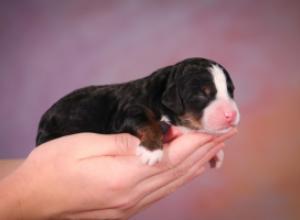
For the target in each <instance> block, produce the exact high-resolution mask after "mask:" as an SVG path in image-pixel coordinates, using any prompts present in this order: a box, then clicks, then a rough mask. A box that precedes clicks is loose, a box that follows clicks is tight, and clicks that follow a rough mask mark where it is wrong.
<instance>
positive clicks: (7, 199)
mask: <svg viewBox="0 0 300 220" xmlns="http://www.w3.org/2000/svg"><path fill="white" fill-rule="evenodd" d="M23 162H24V160H0V198H1V199H0V219H10V220H15V219H17V220H22V219H41V217H42V218H43V219H46V218H45V217H44V216H43V215H40V214H41V213H39V212H37V211H38V210H39V204H37V203H36V202H35V201H36V200H37V198H35V197H36V196H34V195H32V186H33V185H32V184H33V182H32V181H31V180H32V179H34V178H32V179H31V178H28V175H24V174H26V172H24V169H22V167H23V166H24V164H23ZM26 176H27V177H26ZM38 214H39V215H38Z"/></svg>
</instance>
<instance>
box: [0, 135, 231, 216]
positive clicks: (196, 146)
mask: <svg viewBox="0 0 300 220" xmlns="http://www.w3.org/2000/svg"><path fill="white" fill-rule="evenodd" d="M235 132H236V131H235V130H232V131H231V132H229V133H227V134H226V135H223V136H220V137H217V138H214V137H212V136H209V135H206V134H199V133H191V134H185V135H180V136H178V137H176V138H175V139H174V140H173V141H172V142H170V143H167V144H165V149H164V151H165V153H164V157H163V160H162V161H161V162H160V163H159V164H157V165H155V166H147V165H143V164H142V163H141V161H140V160H139V158H138V157H136V156H135V149H136V147H137V146H138V144H139V140H138V139H136V138H135V137H133V136H131V135H128V134H118V135H99V134H92V133H81V134H76V135H70V136H66V137H62V138H58V139H56V140H53V141H50V142H47V143H45V144H43V145H41V146H40V147H38V148H36V149H35V150H33V152H32V153H31V154H30V155H29V157H28V158H27V159H26V160H25V162H24V163H23V164H22V165H21V166H20V167H19V169H18V170H17V171H15V172H14V173H13V174H11V175H10V176H9V177H7V178H6V180H5V181H4V183H2V189H5V188H7V189H11V188H13V189H15V190H13V191H14V195H13V196H12V197H14V198H16V199H17V201H18V202H17V203H16V204H17V206H18V207H15V208H14V211H15V210H18V209H19V210H20V211H19V212H18V211H16V212H18V213H19V214H18V217H17V218H18V219H20V218H24V219H48V218H55V219H64V218H67V219H127V218H129V217H130V216H132V215H134V214H135V213H137V212H138V211H140V210H141V209H143V208H144V207H146V206H148V205H150V204H152V203H153V202H155V201H157V200H159V199H161V198H163V197H165V196H166V195H168V194H170V193H171V192H173V191H175V190H176V189H177V188H178V187H179V186H181V185H183V184H184V183H185V182H187V181H189V180H191V179H192V178H194V177H196V176H198V175H200V174H201V173H202V172H203V171H204V165H205V163H206V162H207V161H209V160H210V159H211V158H212V157H213V156H214V155H215V154H216V152H217V151H219V150H220V149H221V148H222V147H223V141H225V140H226V139H228V138H229V137H231V136H232V135H233V134H234V133H235ZM0 189H1V186H0Z"/></svg>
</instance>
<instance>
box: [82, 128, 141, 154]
mask: <svg viewBox="0 0 300 220" xmlns="http://www.w3.org/2000/svg"><path fill="white" fill-rule="evenodd" d="M82 141H83V143H82V144H77V146H78V147H79V148H80V150H79V153H80V157H82V158H86V157H95V156H116V155H134V154H135V151H136V147H137V146H138V145H139V143H140V141H139V139H138V138H136V137H134V136H132V135H130V134H125V133H124V134H112V135H111V134H110V135H102V134H88V135H87V136H86V137H85V138H84V140H82ZM82 145H84V146H82Z"/></svg>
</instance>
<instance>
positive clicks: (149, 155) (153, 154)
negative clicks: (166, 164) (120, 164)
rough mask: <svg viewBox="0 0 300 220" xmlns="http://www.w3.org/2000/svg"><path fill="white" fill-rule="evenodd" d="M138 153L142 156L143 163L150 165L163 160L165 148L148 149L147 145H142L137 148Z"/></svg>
mask: <svg viewBox="0 0 300 220" xmlns="http://www.w3.org/2000/svg"><path fill="white" fill-rule="evenodd" d="M136 155H138V156H140V157H141V159H142V162H143V164H148V165H150V166H152V165H154V164H156V163H158V162H159V161H161V159H162V157H163V150H162V149H157V150H153V151H151V150H148V149H147V148H146V147H144V146H142V145H140V146H139V147H138V148H137V150H136Z"/></svg>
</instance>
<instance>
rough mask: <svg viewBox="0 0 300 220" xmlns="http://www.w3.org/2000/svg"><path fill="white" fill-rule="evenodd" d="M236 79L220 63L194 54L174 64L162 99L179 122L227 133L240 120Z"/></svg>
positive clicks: (174, 118)
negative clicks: (236, 95) (235, 99)
mask: <svg viewBox="0 0 300 220" xmlns="http://www.w3.org/2000/svg"><path fill="white" fill-rule="evenodd" d="M233 97H234V85H233V82H232V80H231V78H230V76H229V74H228V72H227V71H226V70H225V68H224V67H222V66H221V65H220V64H217V63H216V62H214V61H211V60H207V59H203V58H192V59H187V60H184V61H182V62H180V63H177V64H176V65H174V66H173V67H172V75H171V76H170V79H169V81H168V85H167V88H166V90H165V92H164V94H163V97H162V103H163V105H164V106H166V107H167V108H168V109H169V110H170V111H171V112H172V118H173V120H174V121H175V122H176V124H177V125H180V126H183V127H185V128H188V129H192V130H202V131H205V132H209V133H225V132H227V131H228V130H229V129H230V128H231V127H234V126H236V125H237V124H238V123H239V120H240V114H239V110H238V108H237V105H236V103H235V101H234V100H233Z"/></svg>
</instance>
